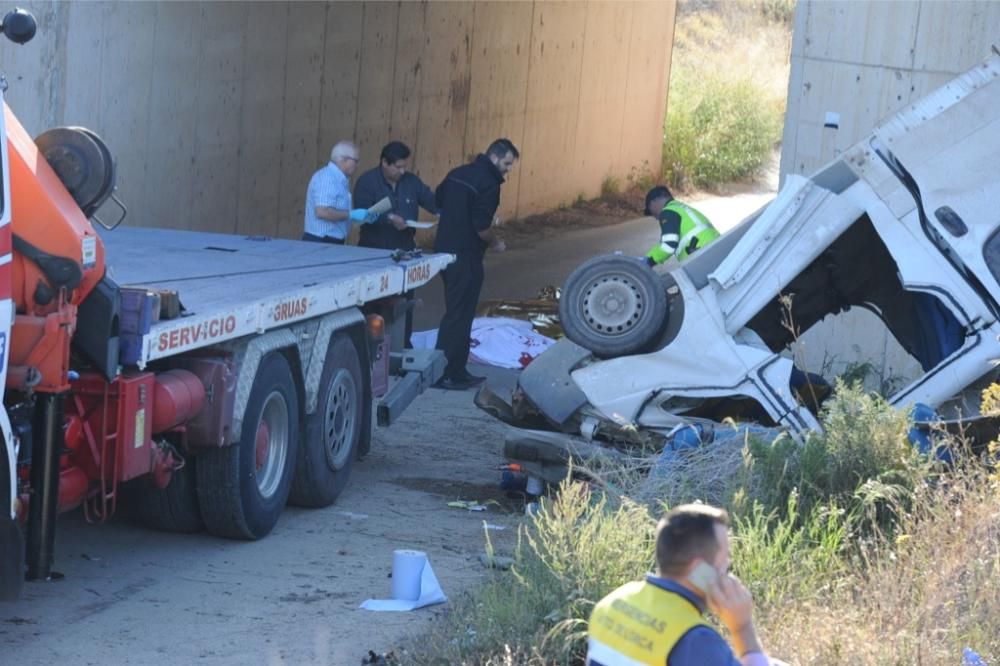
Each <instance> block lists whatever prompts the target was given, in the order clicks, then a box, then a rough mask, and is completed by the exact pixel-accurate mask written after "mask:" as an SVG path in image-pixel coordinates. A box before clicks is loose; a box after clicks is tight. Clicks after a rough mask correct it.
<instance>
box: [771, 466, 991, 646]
mask: <svg viewBox="0 0 1000 666" xmlns="http://www.w3.org/2000/svg"><path fill="white" fill-rule="evenodd" d="M998 499H1000V496H998V493H997V487H996V483H995V480H994V479H991V478H990V477H989V476H988V475H987V474H986V472H985V471H984V470H982V469H976V468H974V467H972V466H967V467H966V468H965V469H963V470H960V471H959V472H958V473H956V474H954V475H952V476H950V477H948V478H947V479H945V480H944V482H943V483H942V484H940V485H939V486H938V487H936V488H934V487H931V486H925V487H923V488H922V489H921V491H920V493H919V497H918V498H917V501H916V502H915V503H914V509H913V511H912V512H911V513H908V514H907V515H906V516H904V517H903V519H902V520H901V522H900V523H899V535H898V536H897V537H895V538H888V537H883V538H881V539H874V540H871V541H869V542H867V543H866V544H864V546H863V547H862V548H861V549H860V552H859V553H858V554H857V555H856V556H855V558H854V562H853V566H852V567H851V568H850V569H849V570H847V571H845V572H844V573H842V574H841V575H840V576H839V577H832V578H831V580H830V582H829V586H828V590H827V591H826V592H825V593H824V594H822V595H820V596H818V597H817V598H815V599H812V600H797V599H794V598H787V599H783V600H776V603H774V604H773V605H770V606H765V607H763V608H761V609H760V613H759V616H760V626H761V627H763V634H764V637H765V640H766V644H767V646H768V649H769V651H770V652H771V653H772V654H774V655H776V656H784V657H786V658H790V659H792V660H794V661H795V663H799V664H841V663H853V664H945V663H958V662H959V660H960V658H961V654H962V649H963V648H964V647H966V646H971V647H972V648H973V649H975V650H976V651H977V652H979V653H980V654H981V655H982V656H983V657H984V659H986V661H987V663H996V660H997V659H1000V586H998V585H997V580H998V577H1000V508H998Z"/></svg>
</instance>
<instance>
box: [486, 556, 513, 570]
mask: <svg viewBox="0 0 1000 666" xmlns="http://www.w3.org/2000/svg"><path fill="white" fill-rule="evenodd" d="M479 561H480V562H482V563H483V566H484V567H486V568H487V569H500V570H501V571H506V570H507V569H510V568H511V567H512V566H514V558H513V557H504V556H502V555H490V554H489V553H480V554H479Z"/></svg>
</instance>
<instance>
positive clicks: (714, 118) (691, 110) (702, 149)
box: [663, 0, 793, 190]
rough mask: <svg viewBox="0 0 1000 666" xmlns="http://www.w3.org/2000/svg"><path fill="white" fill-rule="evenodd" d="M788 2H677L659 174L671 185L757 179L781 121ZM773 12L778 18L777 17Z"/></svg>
mask: <svg viewBox="0 0 1000 666" xmlns="http://www.w3.org/2000/svg"><path fill="white" fill-rule="evenodd" d="M792 6H793V4H792V3H791V2H790V1H788V0H728V1H726V2H705V1H704V0H682V2H681V3H680V5H679V12H678V17H677V23H676V28H675V31H674V48H673V60H672V63H671V76H670V92H669V97H668V101H667V118H666V123H665V131H664V147H663V172H664V176H665V178H666V179H667V181H668V182H670V184H671V185H672V186H673V187H674V188H675V189H677V190H688V189H691V188H693V187H699V188H708V189H719V188H720V187H721V186H724V185H727V184H730V183H733V182H737V181H745V180H747V179H753V178H756V177H758V176H760V175H761V174H762V173H763V171H764V170H765V168H766V166H767V165H768V163H769V161H770V158H771V155H772V152H773V150H774V147H775V145H776V144H777V143H778V141H779V140H780V138H781V128H782V126H783V124H784V113H785V98H786V95H787V89H788V72H789V54H790V50H791V28H790V20H778V18H782V19H788V18H789V17H790V16H791V8H792ZM776 17H778V18H776Z"/></svg>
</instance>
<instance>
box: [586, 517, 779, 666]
mask: <svg viewBox="0 0 1000 666" xmlns="http://www.w3.org/2000/svg"><path fill="white" fill-rule="evenodd" d="M728 522H729V518H728V516H727V514H726V512H725V511H723V510H722V509H717V508H715V507H711V506H707V505H703V504H686V505H682V506H679V507H677V508H675V509H673V510H672V511H670V512H669V513H668V514H667V515H666V516H665V517H664V518H663V519H662V520H660V522H659V524H658V525H657V526H656V573H655V574H649V575H647V576H646V580H645V581H642V582H634V583H626V584H625V585H623V586H621V587H619V588H618V589H617V590H615V591H614V592H612V593H611V594H609V595H608V596H606V597H604V599H602V600H601V601H600V602H599V603H598V604H597V605H596V606H594V610H593V613H592V614H591V616H590V626H589V629H588V631H589V637H588V644H587V666H640V665H647V664H648V665H653V664H655V665H656V666H664V665H666V666H695V665H697V666H716V665H719V666H723V665H724V666H768V664H770V663H772V662H771V661H770V659H769V658H768V657H767V655H766V654H765V653H764V649H763V648H762V647H761V644H760V640H759V639H758V638H757V631H756V629H755V628H754V624H753V600H752V599H751V598H750V593H749V592H748V591H747V589H746V587H744V586H743V584H742V583H741V582H740V581H739V580H738V579H737V578H736V577H735V576H733V575H731V574H730V573H728V569H729V534H728V529H727V526H728ZM706 607H707V608H711V609H712V611H713V612H714V613H715V614H716V615H717V616H718V617H719V620H720V621H721V622H722V624H724V625H725V626H726V628H727V629H728V630H729V633H730V634H731V635H732V639H733V648H730V646H729V645H728V644H727V643H726V641H725V639H723V638H722V636H720V635H719V633H718V632H717V631H716V630H715V629H714V628H712V626H711V625H709V624H708V623H707V621H706V620H705V618H704V613H705V609H706ZM734 648H735V654H734ZM735 655H739V659H737V658H736V656H735Z"/></svg>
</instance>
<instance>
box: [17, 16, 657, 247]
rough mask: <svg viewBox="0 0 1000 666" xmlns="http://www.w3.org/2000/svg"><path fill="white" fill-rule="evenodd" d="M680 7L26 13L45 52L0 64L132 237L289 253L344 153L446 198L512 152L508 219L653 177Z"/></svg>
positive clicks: (25, 109)
mask: <svg viewBox="0 0 1000 666" xmlns="http://www.w3.org/2000/svg"><path fill="white" fill-rule="evenodd" d="M675 5H676V3H675V0H666V1H660V2H613V1H612V2H534V3H532V2H463V3H456V2H447V3H445V2H401V3H399V2H393V3H388V2H385V3H376V2H372V3H360V2H335V3H309V2H288V3H286V2H273V3H272V2H148V3H139V2H121V3H119V2H86V3H81V2H74V3H67V2H28V3H26V6H27V8H28V9H30V10H31V11H33V12H34V13H35V15H36V17H37V18H38V22H39V31H38V35H37V36H36V37H35V39H34V41H32V42H30V43H29V44H27V45H25V46H21V47H18V46H15V45H13V44H11V43H9V42H6V40H2V41H3V43H2V44H0V61H2V62H3V66H4V67H3V69H4V71H5V72H6V74H7V78H8V80H9V81H10V83H11V86H10V89H9V91H8V94H7V101H8V103H9V104H10V106H11V107H12V108H13V109H14V111H15V113H16V114H17V115H18V117H19V118H20V119H21V121H22V123H23V124H24V125H25V127H26V128H27V129H28V131H29V132H30V133H32V134H33V135H36V134H38V133H40V132H41V131H43V130H44V129H46V128H48V127H52V126H55V125H65V124H74V125H85V126H87V127H90V128H91V129H93V130H95V131H96V132H98V133H99V134H100V135H102V136H103V137H104V139H105V140H106V141H107V143H108V144H109V146H110V147H111V150H112V152H113V153H114V154H115V155H116V157H117V159H118V166H119V195H120V197H121V198H122V199H123V200H124V201H125V202H126V204H127V205H128V206H129V207H130V209H131V215H130V217H129V221H128V223H129V224H131V225H134V226H166V227H176V228H185V229H202V230H211V231H226V232H239V233H253V234H269V235H278V236H284V237H296V236H298V235H300V234H301V230H302V215H303V210H302V208H303V200H304V197H305V188H306V184H307V183H308V180H309V177H310V176H311V174H312V173H313V171H315V170H316V168H318V167H319V166H320V165H321V164H323V163H325V161H326V159H327V157H328V155H329V150H330V147H331V146H332V144H333V143H335V142H336V141H337V140H339V139H341V138H354V139H355V140H356V141H357V142H358V143H359V145H360V147H361V152H362V158H363V159H362V163H361V169H367V168H370V167H372V166H375V165H376V164H377V161H378V152H379V150H380V149H381V146H382V145H383V144H384V143H385V142H387V141H388V140H390V139H400V140H402V141H405V142H406V143H408V144H409V145H410V146H411V147H412V148H413V149H414V151H415V159H414V164H413V166H414V168H415V170H416V171H417V172H418V173H419V174H420V175H421V177H422V178H424V180H425V181H427V182H428V183H429V184H430V185H431V186H432V187H433V186H435V185H436V184H437V183H438V182H439V181H440V179H441V178H442V177H443V176H444V174H445V173H446V172H447V170H448V169H449V168H451V167H453V166H455V165H457V164H459V163H462V162H464V161H466V160H467V159H468V158H470V157H471V156H474V155H475V154H476V153H477V152H480V151H482V150H483V149H485V147H486V145H487V144H488V143H489V141H490V140H492V139H494V138H496V137H498V136H507V137H509V138H510V139H512V140H513V141H514V143H515V144H516V145H517V146H518V147H519V148H520V149H521V152H522V161H521V164H520V165H519V166H518V167H517V169H516V170H515V172H514V173H513V175H512V177H511V179H510V181H509V183H508V184H507V185H506V186H505V189H504V195H503V205H502V209H501V213H502V214H503V215H504V216H505V217H512V216H523V215H526V214H529V213H532V212H536V211H539V210H542V209H545V208H549V207H554V206H557V205H559V204H561V203H565V202H570V201H572V200H574V199H575V198H576V197H577V196H579V195H584V196H594V195H596V194H598V192H599V190H600V186H601V182H602V181H603V179H604V178H605V177H606V176H609V175H611V176H616V177H618V178H623V177H624V176H626V175H627V174H628V172H629V171H630V169H632V168H640V169H641V168H643V165H644V164H645V165H647V168H651V169H652V170H653V171H654V172H655V171H656V170H658V168H659V156H660V151H661V143H662V124H663V117H664V113H665V108H666V89H667V81H668V77H669V67H670V51H671V44H672V35H673V25H674V14H675ZM359 173H360V172H359Z"/></svg>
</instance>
